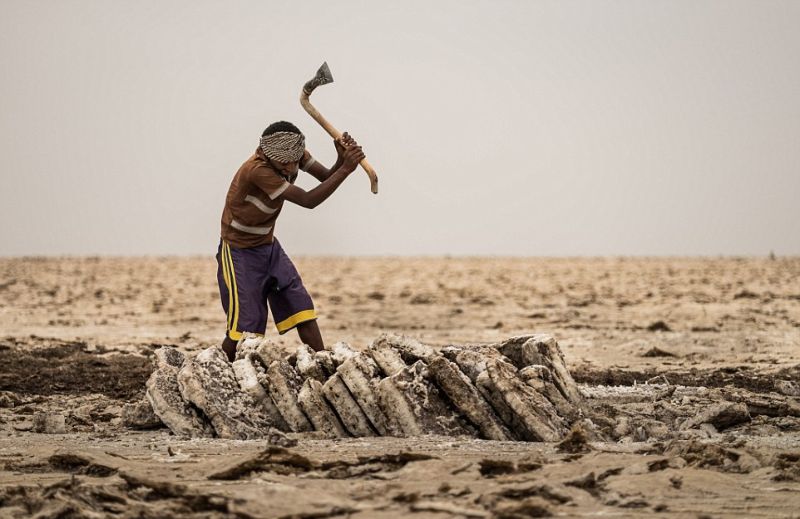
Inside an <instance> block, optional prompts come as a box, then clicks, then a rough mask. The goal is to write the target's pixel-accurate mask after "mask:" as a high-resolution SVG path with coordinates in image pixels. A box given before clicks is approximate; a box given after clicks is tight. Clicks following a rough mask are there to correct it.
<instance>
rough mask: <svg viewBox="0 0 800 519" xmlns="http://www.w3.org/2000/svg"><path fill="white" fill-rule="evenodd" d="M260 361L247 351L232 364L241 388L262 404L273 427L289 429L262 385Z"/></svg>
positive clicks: (283, 429)
mask: <svg viewBox="0 0 800 519" xmlns="http://www.w3.org/2000/svg"><path fill="white" fill-rule="evenodd" d="M259 363H260V361H258V360H256V359H255V354H254V353H252V352H250V353H247V354H246V355H245V356H244V357H243V358H240V359H239V360H236V361H234V362H233V364H231V367H232V368H233V374H234V376H235V377H236V381H237V382H238V383H239V388H240V389H241V390H242V391H244V392H245V393H247V394H248V395H250V398H252V399H253V401H255V402H256V404H258V405H259V406H261V410H262V411H263V412H264V413H265V414H266V415H267V416H268V417H269V420H270V422H271V423H272V426H273V427H277V428H278V429H280V430H281V431H288V430H289V425H288V424H287V423H286V421H285V420H284V419H283V416H282V415H281V413H280V411H279V410H278V408H277V406H276V405H275V403H274V402H273V401H272V397H270V395H269V393H267V390H266V389H264V386H262V385H261V379H262V376H261V374H260V373H259V371H258V369H257V367H256V366H258V367H260V364H259Z"/></svg>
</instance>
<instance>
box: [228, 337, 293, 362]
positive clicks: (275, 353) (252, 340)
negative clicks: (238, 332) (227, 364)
mask: <svg viewBox="0 0 800 519" xmlns="http://www.w3.org/2000/svg"><path fill="white" fill-rule="evenodd" d="M247 356H249V357H250V359H251V361H254V362H258V363H260V364H261V365H262V366H263V367H264V369H266V368H268V367H269V365H270V364H272V362H273V361H276V360H282V358H283V349H281V348H280V346H278V345H277V344H275V343H274V342H272V341H271V340H270V339H267V338H266V337H263V336H261V335H256V334H254V333H244V334H243V335H242V338H241V339H240V340H239V343H238V344H237V345H236V358H235V359H234V360H239V359H243V358H245V357H247Z"/></svg>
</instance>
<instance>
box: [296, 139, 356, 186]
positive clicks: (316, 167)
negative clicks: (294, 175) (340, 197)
mask: <svg viewBox="0 0 800 519" xmlns="http://www.w3.org/2000/svg"><path fill="white" fill-rule="evenodd" d="M333 145H334V147H335V148H336V163H334V165H333V166H331V168H330V169H328V168H326V167H325V166H323V165H322V164H321V163H320V162H319V161H315V162H314V163H313V164H311V167H310V168H308V169H307V170H306V172H307V173H309V174H310V175H311V176H312V177H314V178H316V179H317V180H319V181H320V182H325V180H326V179H327V178H328V177H330V176H331V175H332V174H333V172H334V171H336V170H337V169H339V168H341V167H342V161H343V160H344V152H345V150H346V149H347V148H348V147H350V146H354V145H356V146H357V145H358V143H357V142H356V141H355V139H353V137H351V136H350V134H349V133H347V132H344V133H343V134H342V137H341V139H337V140H334V141H333Z"/></svg>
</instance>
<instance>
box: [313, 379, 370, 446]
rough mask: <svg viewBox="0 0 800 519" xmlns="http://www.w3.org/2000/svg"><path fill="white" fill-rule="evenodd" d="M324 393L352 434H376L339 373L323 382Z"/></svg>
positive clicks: (357, 435)
mask: <svg viewBox="0 0 800 519" xmlns="http://www.w3.org/2000/svg"><path fill="white" fill-rule="evenodd" d="M322 394H323V395H324V396H325V399H326V400H327V401H328V402H329V403H330V404H331V406H333V408H334V409H335V410H336V414H338V415H339V418H340V419H341V420H342V424H343V425H344V426H345V428H346V429H347V431H348V432H349V433H350V435H351V436H355V437H362V436H375V430H374V429H373V428H372V426H371V425H370V423H369V419H368V418H367V416H366V415H365V414H364V411H363V410H362V409H361V407H360V406H359V405H358V402H356V400H355V399H354V398H353V395H352V394H351V393H350V390H349V389H347V386H346V385H345V383H344V382H343V381H342V378H341V376H339V374H338V373H335V374H334V375H333V376H331V377H330V378H329V379H328V380H327V382H325V384H323V386H322Z"/></svg>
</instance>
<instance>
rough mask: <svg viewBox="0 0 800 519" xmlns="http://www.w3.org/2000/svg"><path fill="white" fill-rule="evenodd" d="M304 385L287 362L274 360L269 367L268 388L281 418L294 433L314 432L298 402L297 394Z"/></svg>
mask: <svg viewBox="0 0 800 519" xmlns="http://www.w3.org/2000/svg"><path fill="white" fill-rule="evenodd" d="M302 385H303V382H302V380H301V379H300V377H299V376H298V375H297V372H296V371H295V370H294V368H292V366H291V365H289V363H288V362H286V361H285V360H274V361H272V364H270V365H269V369H268V370H267V375H266V386H267V388H268V389H269V394H270V396H272V401H273V402H274V403H275V406H276V407H277V408H278V410H279V411H280V413H281V416H283V419H284V420H285V421H286V423H287V424H288V425H289V429H291V430H292V431H294V432H306V431H311V430H313V428H312V426H311V422H309V421H308V418H307V417H306V415H305V414H304V413H303V410H302V409H301V408H300V404H299V403H298V402H297V394H298V393H299V392H300V388H301V387H302Z"/></svg>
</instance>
